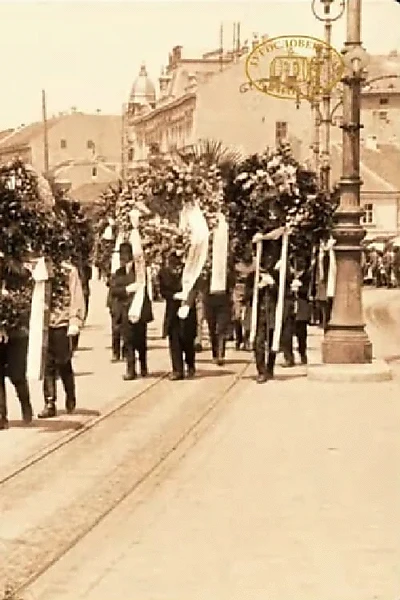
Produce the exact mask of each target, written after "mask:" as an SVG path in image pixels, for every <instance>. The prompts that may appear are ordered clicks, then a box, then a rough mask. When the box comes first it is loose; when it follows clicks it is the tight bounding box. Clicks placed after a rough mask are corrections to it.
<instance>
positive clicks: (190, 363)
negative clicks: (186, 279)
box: [159, 267, 197, 376]
mask: <svg viewBox="0 0 400 600" xmlns="http://www.w3.org/2000/svg"><path fill="white" fill-rule="evenodd" d="M159 282H160V294H161V296H162V297H163V298H164V299H165V300H166V306H165V318H164V331H165V333H166V334H167V336H168V341H169V350H170V355H171V362H172V370H173V372H174V373H175V374H178V375H182V376H183V374H184V362H185V363H186V366H187V368H188V369H190V370H194V368H195V344H194V342H195V338H196V331H197V318H196V307H195V303H194V294H191V296H192V297H191V298H190V300H189V305H190V309H189V314H188V316H187V317H186V319H180V318H179V316H178V310H179V307H180V306H181V301H180V300H175V299H174V294H176V293H177V292H181V291H182V272H181V270H180V269H179V270H175V269H172V268H171V267H163V268H162V269H161V270H160V273H159Z"/></svg>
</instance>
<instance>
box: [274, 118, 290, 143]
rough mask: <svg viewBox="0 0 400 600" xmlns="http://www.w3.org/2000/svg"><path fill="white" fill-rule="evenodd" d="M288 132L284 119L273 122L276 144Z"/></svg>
mask: <svg viewBox="0 0 400 600" xmlns="http://www.w3.org/2000/svg"><path fill="white" fill-rule="evenodd" d="M287 134H288V124H287V123H286V121H277V122H276V123H275V143H276V145H277V146H278V145H279V144H280V143H281V142H282V141H283V140H284V139H285V138H287Z"/></svg>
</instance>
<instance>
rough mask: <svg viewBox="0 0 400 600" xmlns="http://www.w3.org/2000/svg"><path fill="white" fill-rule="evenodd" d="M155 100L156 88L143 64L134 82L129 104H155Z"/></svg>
mask: <svg viewBox="0 0 400 600" xmlns="http://www.w3.org/2000/svg"><path fill="white" fill-rule="evenodd" d="M155 100H156V88H155V87H154V84H153V82H152V81H151V80H150V79H149V77H148V75H147V70H146V67H145V65H142V66H141V68H140V73H139V75H138V77H136V79H135V81H134V83H133V86H132V89H131V94H130V96H129V104H154V102H155Z"/></svg>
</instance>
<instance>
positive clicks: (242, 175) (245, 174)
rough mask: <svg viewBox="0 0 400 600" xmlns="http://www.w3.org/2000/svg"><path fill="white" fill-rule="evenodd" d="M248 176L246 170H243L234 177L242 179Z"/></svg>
mask: <svg viewBox="0 0 400 600" xmlns="http://www.w3.org/2000/svg"><path fill="white" fill-rule="evenodd" d="M248 176H249V174H248V173H247V172H246V171H243V173H240V175H238V176H237V177H236V181H244V180H245V179H247V178H248Z"/></svg>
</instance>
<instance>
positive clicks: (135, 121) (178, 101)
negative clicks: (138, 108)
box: [132, 92, 196, 125]
mask: <svg viewBox="0 0 400 600" xmlns="http://www.w3.org/2000/svg"><path fill="white" fill-rule="evenodd" d="M192 98H196V93H195V92H189V93H187V94H184V95H183V96H180V97H179V98H176V99H175V100H172V101H171V102H168V104H164V105H163V106H158V107H156V108H154V109H153V110H152V111H151V112H150V113H148V114H147V115H143V116H137V117H135V119H133V121H132V122H133V124H134V125H139V124H140V123H143V122H145V121H150V120H151V119H152V118H153V117H155V116H157V115H159V114H161V113H162V112H164V111H165V110H169V109H170V108H175V107H177V106H180V105H181V104H184V103H185V102H186V101H187V100H191V99H192Z"/></svg>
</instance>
